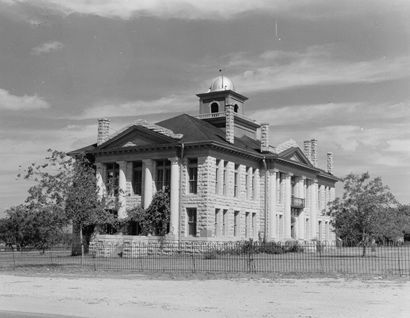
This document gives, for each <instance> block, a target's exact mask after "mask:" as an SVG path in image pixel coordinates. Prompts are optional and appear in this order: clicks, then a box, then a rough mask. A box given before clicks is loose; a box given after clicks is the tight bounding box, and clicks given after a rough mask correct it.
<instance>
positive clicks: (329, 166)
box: [327, 152, 333, 174]
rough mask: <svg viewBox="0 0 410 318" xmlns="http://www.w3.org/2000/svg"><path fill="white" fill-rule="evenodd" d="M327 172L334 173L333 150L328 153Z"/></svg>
mask: <svg viewBox="0 0 410 318" xmlns="http://www.w3.org/2000/svg"><path fill="white" fill-rule="evenodd" d="M327 172H329V173H330V174H333V152H328V153H327Z"/></svg>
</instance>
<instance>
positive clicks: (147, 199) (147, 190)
mask: <svg viewBox="0 0 410 318" xmlns="http://www.w3.org/2000/svg"><path fill="white" fill-rule="evenodd" d="M142 167H143V170H144V194H143V197H144V200H143V206H144V209H146V208H148V207H149V205H150V204H151V201H152V195H153V193H152V176H153V174H154V162H153V161H152V160H151V159H146V160H143V161H142Z"/></svg>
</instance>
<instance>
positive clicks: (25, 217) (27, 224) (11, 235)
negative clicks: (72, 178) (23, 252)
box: [0, 204, 67, 252]
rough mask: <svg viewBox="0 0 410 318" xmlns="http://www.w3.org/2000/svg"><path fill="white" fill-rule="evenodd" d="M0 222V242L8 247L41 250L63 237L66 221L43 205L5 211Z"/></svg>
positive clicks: (56, 211)
mask: <svg viewBox="0 0 410 318" xmlns="http://www.w3.org/2000/svg"><path fill="white" fill-rule="evenodd" d="M6 214H7V217H6V218H4V219H1V220H0V240H2V241H4V242H5V243H6V244H7V245H8V246H16V247H17V248H18V249H21V248H24V247H35V248H40V249H42V250H43V252H44V250H46V249H48V248H49V247H50V246H52V245H54V244H55V243H58V242H60V241H61V240H62V238H63V236H64V226H65V225H66V224H67V220H66V218H65V216H64V214H63V213H61V211H59V210H55V209H53V207H47V206H43V205H39V204H36V205H23V204H21V205H19V206H16V207H13V208H10V209H9V210H7V211H6Z"/></svg>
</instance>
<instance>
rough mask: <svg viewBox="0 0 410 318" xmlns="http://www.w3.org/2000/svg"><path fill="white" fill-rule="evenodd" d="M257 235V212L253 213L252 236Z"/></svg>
mask: <svg viewBox="0 0 410 318" xmlns="http://www.w3.org/2000/svg"><path fill="white" fill-rule="evenodd" d="M255 236H256V213H252V237H255Z"/></svg>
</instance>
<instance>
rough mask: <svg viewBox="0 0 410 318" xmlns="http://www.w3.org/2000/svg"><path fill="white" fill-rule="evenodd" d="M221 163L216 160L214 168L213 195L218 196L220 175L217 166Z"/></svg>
mask: <svg viewBox="0 0 410 318" xmlns="http://www.w3.org/2000/svg"><path fill="white" fill-rule="evenodd" d="M220 163H221V160H219V159H216V167H215V194H219V182H218V180H219V174H220V169H219V165H220Z"/></svg>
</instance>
